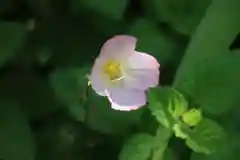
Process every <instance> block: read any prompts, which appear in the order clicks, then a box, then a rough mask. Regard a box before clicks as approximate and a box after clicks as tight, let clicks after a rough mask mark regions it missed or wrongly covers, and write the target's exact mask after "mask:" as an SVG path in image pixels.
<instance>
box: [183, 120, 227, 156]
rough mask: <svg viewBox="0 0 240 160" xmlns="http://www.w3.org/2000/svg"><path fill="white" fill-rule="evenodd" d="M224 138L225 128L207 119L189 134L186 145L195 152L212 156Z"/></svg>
mask: <svg viewBox="0 0 240 160" xmlns="http://www.w3.org/2000/svg"><path fill="white" fill-rule="evenodd" d="M224 138H225V133H224V130H223V128H222V127H221V126H219V125H218V124H217V123H216V122H214V121H212V120H210V119H206V118H205V119H203V120H202V121H201V122H200V123H199V124H198V125H197V126H195V128H194V129H193V131H192V132H191V133H189V137H188V138H187V140H186V144H187V145H188V147H190V148H191V149H192V150H193V151H195V152H200V153H205V154H210V153H212V152H214V151H215V150H216V149H217V148H218V147H219V145H220V144H221V143H222V140H223V139H224Z"/></svg>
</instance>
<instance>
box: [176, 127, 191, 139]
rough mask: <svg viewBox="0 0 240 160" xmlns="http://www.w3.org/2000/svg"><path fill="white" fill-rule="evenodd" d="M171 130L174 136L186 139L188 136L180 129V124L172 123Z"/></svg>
mask: <svg viewBox="0 0 240 160" xmlns="http://www.w3.org/2000/svg"><path fill="white" fill-rule="evenodd" d="M173 131H174V133H175V136H176V137H179V138H182V139H186V138H187V137H188V135H187V134H186V133H184V131H183V130H182V128H181V125H180V124H174V125H173Z"/></svg>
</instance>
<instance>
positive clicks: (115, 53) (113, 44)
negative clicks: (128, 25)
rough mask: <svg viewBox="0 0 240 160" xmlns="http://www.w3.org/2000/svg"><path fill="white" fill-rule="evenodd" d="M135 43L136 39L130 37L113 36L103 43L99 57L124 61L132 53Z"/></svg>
mask: <svg viewBox="0 0 240 160" xmlns="http://www.w3.org/2000/svg"><path fill="white" fill-rule="evenodd" d="M136 43H137V39H136V38H135V37H132V36H127V35H118V36H114V37H112V38H110V39H109V40H107V41H106V42H105V43H104V45H103V47H102V49H101V52H100V56H106V57H113V58H117V59H118V58H121V57H123V58H122V59H124V58H126V57H128V56H129V55H131V54H132V53H133V51H134V50H135V47H136Z"/></svg>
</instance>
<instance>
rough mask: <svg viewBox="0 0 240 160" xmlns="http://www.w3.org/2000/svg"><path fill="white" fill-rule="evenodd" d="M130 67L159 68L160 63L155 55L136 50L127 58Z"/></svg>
mask: <svg viewBox="0 0 240 160" xmlns="http://www.w3.org/2000/svg"><path fill="white" fill-rule="evenodd" d="M127 64H128V67H129V68H131V69H159V67H160V64H159V63H158V61H157V60H156V58H154V57H153V56H151V55H149V54H147V53H143V52H137V51H134V53H133V54H132V55H131V56H130V57H129V58H128V60H127Z"/></svg>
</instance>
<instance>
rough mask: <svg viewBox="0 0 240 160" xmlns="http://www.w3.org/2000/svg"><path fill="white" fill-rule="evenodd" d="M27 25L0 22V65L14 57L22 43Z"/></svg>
mask: <svg viewBox="0 0 240 160" xmlns="http://www.w3.org/2000/svg"><path fill="white" fill-rule="evenodd" d="M26 34H27V27H26V26H24V25H21V24H18V23H12V22H5V23H3V22H2V23H1V24H0V53H1V55H0V67H1V66H2V65H4V64H5V63H6V62H8V61H9V60H10V59H12V58H13V57H14V55H15V54H16V53H17V51H18V49H19V48H20V47H21V45H22V44H23V43H24V40H25V37H26Z"/></svg>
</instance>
